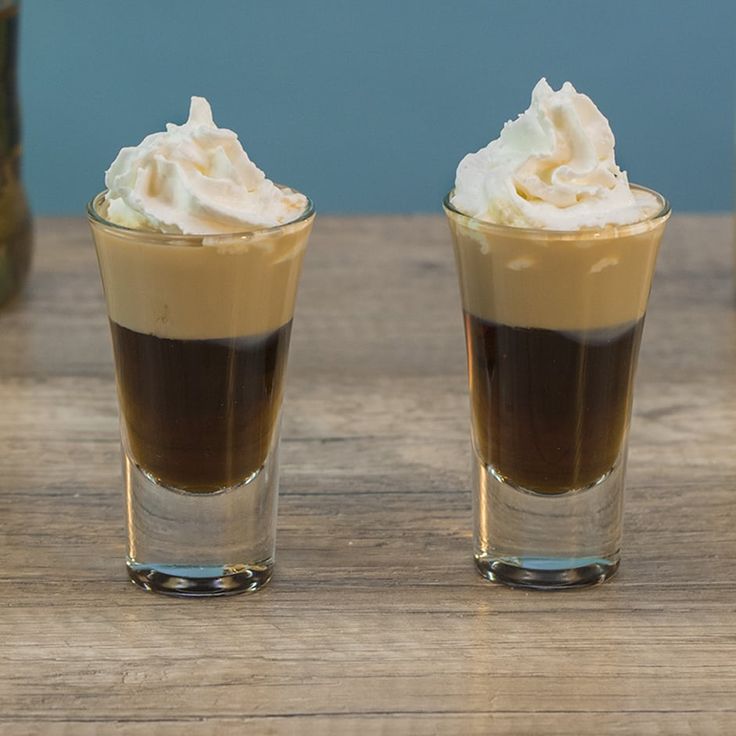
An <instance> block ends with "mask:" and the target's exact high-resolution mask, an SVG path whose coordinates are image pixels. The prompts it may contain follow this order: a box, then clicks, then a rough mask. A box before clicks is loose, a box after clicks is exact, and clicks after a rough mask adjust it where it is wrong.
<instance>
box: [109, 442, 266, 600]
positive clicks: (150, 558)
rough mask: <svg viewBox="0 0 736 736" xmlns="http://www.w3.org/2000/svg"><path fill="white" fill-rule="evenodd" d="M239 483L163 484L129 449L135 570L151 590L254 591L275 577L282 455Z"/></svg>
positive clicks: (126, 467) (131, 564)
mask: <svg viewBox="0 0 736 736" xmlns="http://www.w3.org/2000/svg"><path fill="white" fill-rule="evenodd" d="M277 454H278V453H277V450H276V449H274V450H273V451H272V452H271V453H270V454H269V456H268V458H267V459H266V462H265V464H264V465H263V466H262V467H261V468H260V470H258V472H256V473H254V474H253V475H252V476H251V477H250V478H247V479H245V480H244V481H243V482H242V483H239V484H238V485H235V486H231V487H229V488H222V489H220V490H218V491H215V492H212V493H193V492H189V491H183V490H180V489H177V488H171V487H169V486H165V485H162V484H160V483H158V482H157V481H156V479H155V478H153V477H152V476H151V475H149V474H148V473H146V472H145V471H144V470H142V469H141V468H140V467H139V466H138V465H136V464H135V462H134V461H133V460H132V459H131V458H129V457H128V456H127V454H124V456H123V474H124V479H125V493H126V505H127V517H128V558H127V568H128V575H129V577H130V579H131V580H132V581H133V582H134V583H135V584H136V585H138V586H139V587H141V588H144V589H145V590H150V591H155V592H158V593H164V594H168V595H178V596H213V595H231V594H235V593H246V592H253V591H256V590H258V589H259V588H262V587H263V586H264V585H266V583H268V581H269V580H270V579H271V574H272V571H273V561H274V548H275V538H276V507H277V497H278V458H277Z"/></svg>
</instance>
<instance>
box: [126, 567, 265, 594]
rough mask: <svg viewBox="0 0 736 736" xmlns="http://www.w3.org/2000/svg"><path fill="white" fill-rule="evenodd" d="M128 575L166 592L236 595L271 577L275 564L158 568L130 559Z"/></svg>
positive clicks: (142, 584)
mask: <svg viewBox="0 0 736 736" xmlns="http://www.w3.org/2000/svg"><path fill="white" fill-rule="evenodd" d="M127 566H128V577H129V578H130V579H131V581H132V582H133V583H135V584H136V585H137V586H138V587H139V588H143V589H144V590H150V591H153V592H155V593H163V594H164V595H175V596H183V597H197V596H212V595H235V594H236V593H254V592H255V591H256V590H259V589H260V588H262V587H263V586H264V585H266V583H268V581H269V580H270V579H271V574H272V573H273V564H272V563H270V564H265V565H259V567H258V569H255V568H247V569H237V570H236V569H232V568H229V569H226V568H222V567H219V568H218V567H195V568H192V567H167V568H158V569H156V568H154V567H150V566H147V565H140V564H138V563H137V562H135V561H134V560H130V559H129V560H128V561H127Z"/></svg>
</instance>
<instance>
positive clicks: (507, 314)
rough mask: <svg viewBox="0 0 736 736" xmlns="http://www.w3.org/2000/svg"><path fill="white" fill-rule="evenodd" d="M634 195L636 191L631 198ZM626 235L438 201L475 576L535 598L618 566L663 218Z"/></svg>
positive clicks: (624, 230) (662, 212) (663, 211)
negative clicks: (490, 216)
mask: <svg viewBox="0 0 736 736" xmlns="http://www.w3.org/2000/svg"><path fill="white" fill-rule="evenodd" d="M635 189H638V190H639V191H641V190H643V191H645V192H649V190H644V189H643V187H635ZM650 194H652V195H654V196H655V197H656V199H657V203H658V210H657V212H656V213H654V214H652V215H651V216H649V217H647V218H646V219H644V220H642V221H640V222H637V223H635V224H631V225H625V226H609V227H605V228H601V229H584V230H578V231H564V232H557V231H550V230H535V229H527V228H517V227H509V226H503V225H495V224H490V223H487V222H483V221H480V220H478V219H474V218H472V217H469V216H467V215H464V214H463V213H462V212H459V211H457V210H456V209H455V208H453V206H452V205H451V204H450V196H451V195H448V196H447V197H446V198H445V201H444V209H445V213H446V215H447V218H448V221H449V225H450V230H451V233H452V236H453V241H454V249H455V259H456V264H457V271H458V275H459V280H460V291H461V297H462V305H463V311H464V320H465V338H466V347H467V358H468V381H469V389H470V404H471V436H472V449H473V453H472V455H473V461H472V464H473V519H474V556H475V563H476V566H477V568H478V570H479V572H480V574H481V575H482V576H483V577H485V578H487V579H489V580H493V581H498V582H502V583H506V584H508V585H513V586H520V587H529V588H566V587H575V586H583V585H590V584H593V583H598V582H602V581H604V580H606V579H607V578H608V577H610V576H611V575H613V574H614V573H615V571H616V569H617V568H618V565H619V556H620V546H621V533H622V523H621V522H622V511H623V491H624V476H625V471H626V453H627V442H628V429H629V421H630V417H631V405H632V396H633V388H634V374H635V371H636V364H637V357H638V352H639V344H640V341H641V335H642V330H643V327H644V317H645V314H646V309H647V302H648V299H649V292H650V288H651V283H652V277H653V275H654V267H655V263H656V258H657V251H658V249H659V243H660V240H661V238H662V234H663V232H664V228H665V224H666V222H667V220H668V219H669V215H670V208H669V205H668V203H667V202H666V200H665V199H664V198H663V197H662V196H661V195H659V194H657V193H656V192H650Z"/></svg>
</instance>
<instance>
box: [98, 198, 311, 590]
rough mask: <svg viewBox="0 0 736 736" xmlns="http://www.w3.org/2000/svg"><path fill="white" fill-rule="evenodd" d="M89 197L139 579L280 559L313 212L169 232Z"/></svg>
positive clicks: (217, 577)
mask: <svg viewBox="0 0 736 736" xmlns="http://www.w3.org/2000/svg"><path fill="white" fill-rule="evenodd" d="M104 196H105V192H103V193H102V194H99V195H98V196H97V197H95V198H94V199H93V200H92V201H91V202H90V204H89V205H88V208H87V213H88V219H89V222H90V225H91V228H92V233H93V236H94V241H95V246H96V250H97V258H98V262H99V266H100V274H101V276H102V283H103V287H104V291H105V299H106V303H107V313H108V317H109V321H110V330H111V333H112V344H113V354H114V359H115V373H116V379H117V390H118V401H119V407H120V427H121V438H122V450H123V452H122V456H123V483H124V488H125V502H126V513H127V529H128V555H127V569H128V574H129V576H130V579H131V580H132V581H133V582H134V583H135V584H137V585H139V586H140V587H142V588H145V589H147V590H155V591H158V592H160V593H168V594H172V595H185V596H207V595H224V594H229V593H241V592H245V591H254V590H257V589H258V588H260V587H262V586H263V585H265V584H266V583H267V582H268V581H269V579H270V577H271V573H272V570H273V564H274V553H275V534H276V509H277V497H278V470H279V467H278V446H279V418H280V411H281V402H282V396H283V389H284V378H285V371H286V363H287V355H288V350H289V336H290V333H291V323H292V317H293V314H294V301H295V298H296V292H297V286H298V282H299V276H300V272H301V265H302V260H303V256H304V251H305V249H306V245H307V239H308V237H309V233H310V230H311V227H312V223H313V220H314V209H313V207H312V204H311V202H309V201H308V204H307V207H306V209H305V210H304V211H303V212H302V213H301V215H300V216H299V217H298V218H297V219H295V220H294V221H293V222H290V223H288V224H285V225H281V226H278V227H272V228H265V229H257V230H253V231H251V232H241V233H234V234H227V235H207V236H202V235H169V234H163V233H158V232H148V231H144V230H135V229H129V228H125V227H121V226H119V225H116V224H114V223H112V222H109V221H107V220H106V219H105V218H104V217H103V215H102V212H103V210H102V209H101V205H102V203H103V201H104Z"/></svg>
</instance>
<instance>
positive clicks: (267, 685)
mask: <svg viewBox="0 0 736 736" xmlns="http://www.w3.org/2000/svg"><path fill="white" fill-rule="evenodd" d="M37 244H38V250H37V259H36V264H35V270H34V273H33V277H32V280H31V282H30V285H29V288H28V290H27V292H26V294H25V297H24V298H22V299H21V300H19V301H17V302H16V303H14V304H13V305H12V306H10V307H9V308H7V309H6V310H4V311H3V312H2V313H0V407H1V412H0V448H1V450H0V452H1V454H0V525H1V526H0V561H1V562H2V567H1V568H0V605H1V607H0V733H2V734H3V735H4V736H18V735H20V734H36V733H43V734H47V733H48V734H62V733H63V734H74V735H75V736H84V735H85V734H97V733H111V734H151V733H157V734H165V735H167V734H182V733H186V734H218V735H220V734H225V735H227V734H241V733H249V734H251V733H252V734H292V733H300V734H304V733H306V734H348V733H360V734H369V735H370V734H384V733H386V734H463V735H470V736H472V735H474V734H478V735H480V734H483V735H485V734H489V733H491V732H492V733H493V734H517V733H523V734H565V735H567V734H596V736H600V734H629V733H631V734H690V733H692V734H707V733H714V734H733V733H736V582H734V578H735V577H736V309H735V308H734V303H733V285H732V278H731V247H732V235H731V222H730V220H729V219H728V218H726V217H716V216H709V217H706V216H703V217H700V216H680V217H675V218H674V220H673V222H672V223H671V225H670V228H669V231H668V233H667V235H666V237H665V242H664V245H663V251H662V256H661V261H660V268H659V272H658V275H657V278H656V285H655V292H654V295H653V299H652V304H651V309H650V315H649V320H648V322H647V329H646V332H645V337H644V345H643V350H642V356H641V365H640V372H639V380H638V389H637V391H638V393H637V399H636V403H635V418H634V423H633V430H632V435H631V454H630V470H629V476H628V491H627V493H628V496H627V506H626V520H625V526H626V531H625V545H624V547H625V548H624V555H623V563H622V568H621V571H620V573H619V574H618V576H617V577H615V578H614V579H613V580H612V581H611V582H609V583H607V584H605V585H603V586H601V587H597V588H592V589H588V590H583V591H578V592H565V593H530V592H521V591H515V590H508V589H505V588H502V587H496V586H493V585H490V584H488V583H485V582H483V581H482V580H481V578H480V577H479V576H478V575H477V574H476V572H475V570H474V567H473V564H472V560H471V539H470V523H471V512H470V493H469V490H468V488H469V470H468V468H469V448H468V442H469V439H468V419H467V414H468V407H467V396H466V387H465V376H464V369H465V365H464V364H465V357H464V352H463V342H462V325H461V319H460V310H459V299H458V295H457V291H456V283H455V276H454V269H453V263H452V254H451V248H450V241H449V235H448V232H447V228H446V226H445V224H444V223H443V221H442V219H441V218H440V217H433V216H416V217H374V218H371V217H363V218H336V217H321V218H319V219H318V223H317V225H316V228H315V232H314V236H313V240H312V243H311V246H310V248H311V250H310V253H309V256H308V259H307V264H306V268H305V273H304V280H303V285H302V289H301V292H300V297H299V303H298V307H297V320H296V325H295V334H294V341H293V347H292V360H291V366H290V374H289V385H288V396H287V401H286V407H285V410H286V414H285V426H284V439H283V446H282V462H283V464H282V489H281V508H280V516H279V537H278V562H277V572H276V575H275V577H274V580H273V582H272V584H271V585H270V586H269V587H268V588H267V589H265V590H264V591H262V592H261V593H258V594H257V595H254V596H239V597H234V598H229V599H217V600H174V599H171V598H164V597H161V596H156V595H152V594H146V593H144V592H141V591H139V590H136V589H135V588H133V587H132V585H131V584H130V583H128V582H127V579H126V576H125V571H124V567H123V554H124V528H123V513H122V512H123V508H122V494H121V490H120V477H119V460H118V432H117V409H116V400H115V388H114V383H113V373H112V360H111V353H110V342H109V337H108V333H107V324H106V318H105V314H104V309H103V302H102V293H101V288H100V284H99V279H98V275H97V270H96V263H95V257H94V253H93V249H92V245H91V241H90V237H89V235H88V232H87V229H86V224H85V223H84V222H83V221H82V220H77V219H46V220H41V221H40V222H39V223H38V228H37ZM246 725H247V727H248V728H247V729H245V728H244V726H246Z"/></svg>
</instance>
